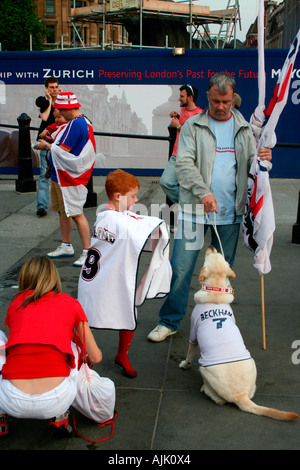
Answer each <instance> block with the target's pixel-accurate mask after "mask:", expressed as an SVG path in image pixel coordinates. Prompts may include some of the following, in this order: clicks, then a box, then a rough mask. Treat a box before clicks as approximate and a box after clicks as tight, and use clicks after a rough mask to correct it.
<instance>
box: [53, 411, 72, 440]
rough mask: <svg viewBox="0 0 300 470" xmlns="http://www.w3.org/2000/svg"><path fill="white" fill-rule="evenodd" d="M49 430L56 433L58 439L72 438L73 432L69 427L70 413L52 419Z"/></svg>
mask: <svg viewBox="0 0 300 470" xmlns="http://www.w3.org/2000/svg"><path fill="white" fill-rule="evenodd" d="M49 429H51V431H53V432H54V434H55V435H56V437H71V436H72V433H73V430H72V428H71V426H70V425H69V411H66V413H64V414H63V415H61V416H59V417H58V418H52V419H50V421H49Z"/></svg>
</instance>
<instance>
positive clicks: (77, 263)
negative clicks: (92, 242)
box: [73, 250, 88, 267]
mask: <svg viewBox="0 0 300 470" xmlns="http://www.w3.org/2000/svg"><path fill="white" fill-rule="evenodd" d="M87 252H88V250H83V252H82V255H80V257H79V258H78V260H76V261H75V263H73V266H78V267H81V266H83V265H84V263H85V258H86V255H87Z"/></svg>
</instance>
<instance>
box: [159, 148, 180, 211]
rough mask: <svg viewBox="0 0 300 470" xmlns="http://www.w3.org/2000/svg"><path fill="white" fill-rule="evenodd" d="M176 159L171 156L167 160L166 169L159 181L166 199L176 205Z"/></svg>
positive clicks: (177, 191) (177, 186)
mask: <svg viewBox="0 0 300 470" xmlns="http://www.w3.org/2000/svg"><path fill="white" fill-rule="evenodd" d="M175 164H176V157H174V155H172V156H171V157H170V158H169V161H168V163H167V166H166V168H165V169H164V172H163V174H162V175H161V178H160V180H159V184H160V186H161V187H162V189H163V190H164V192H165V194H166V195H167V196H168V198H169V199H170V200H171V201H172V202H173V203H174V204H177V203H178V196H179V184H178V180H177V176H176V171H175Z"/></svg>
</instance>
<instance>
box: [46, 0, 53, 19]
mask: <svg viewBox="0 0 300 470" xmlns="http://www.w3.org/2000/svg"><path fill="white" fill-rule="evenodd" d="M46 15H55V0H46Z"/></svg>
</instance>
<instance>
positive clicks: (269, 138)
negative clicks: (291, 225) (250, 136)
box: [243, 0, 300, 274]
mask: <svg viewBox="0 0 300 470" xmlns="http://www.w3.org/2000/svg"><path fill="white" fill-rule="evenodd" d="M263 18H264V6H263V0H261V1H260V7H259V15H258V25H259V30H258V54H259V71H258V82H259V103H258V106H257V108H256V109H255V111H254V113H253V115H252V116H251V120H250V123H251V126H252V129H253V133H254V136H255V138H256V142H257V151H258V150H260V149H261V148H272V147H274V146H275V145H276V135H275V128H276V125H277V122H278V120H279V117H280V114H281V112H282V110H283V108H284V106H285V105H286V102H287V98H288V93H289V88H290V81H291V77H292V71H293V67H294V62H295V59H296V56H297V53H298V49H299V43H300V30H299V31H298V34H297V35H296V37H295V39H294V41H293V43H292V45H291V47H290V50H289V52H288V55H287V57H286V60H285V62H284V65H283V68H282V70H281V73H280V75H279V78H278V81H277V83H276V86H275V89H274V92H273V96H272V98H271V101H270V104H269V106H268V108H267V109H265V105H264V102H265V71H264V39H263V38H264V36H263V34H264V33H263V31H264V19H263ZM270 166H271V165H270V163H269V162H266V161H260V160H259V158H258V157H257V155H256V156H255V158H254V160H253V162H252V165H251V169H250V173H249V178H248V197H247V202H246V206H245V213H244V222H243V233H244V245H245V246H246V247H247V248H249V249H250V250H251V251H253V252H254V267H255V268H256V269H257V270H258V271H259V273H260V274H267V273H269V272H270V271H271V262H270V254H271V250H272V246H273V233H274V231H275V215H274V208H273V199H272V193H271V187H270V181H269V174H268V169H270Z"/></svg>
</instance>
